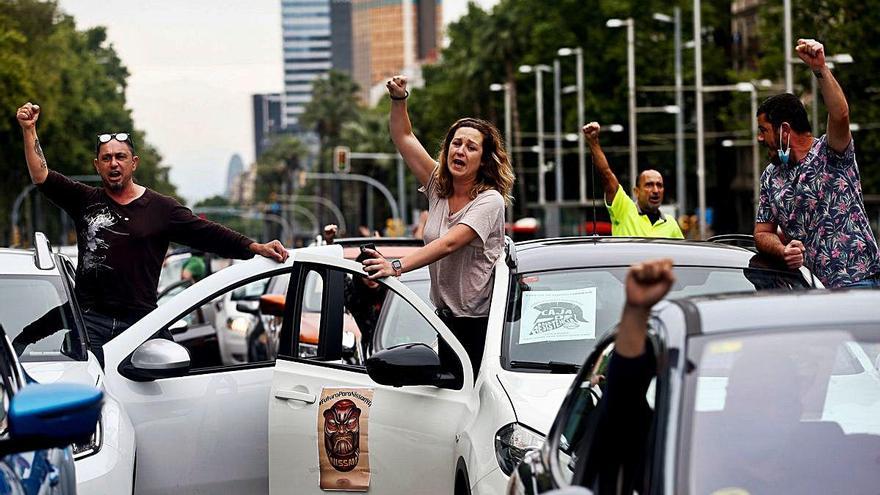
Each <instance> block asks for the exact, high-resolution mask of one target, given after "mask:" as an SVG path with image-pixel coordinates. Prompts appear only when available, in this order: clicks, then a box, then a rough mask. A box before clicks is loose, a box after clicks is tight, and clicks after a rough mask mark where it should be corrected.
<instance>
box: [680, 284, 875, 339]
mask: <svg viewBox="0 0 880 495" xmlns="http://www.w3.org/2000/svg"><path fill="white" fill-rule="evenodd" d="M680 304H682V305H683V306H685V307H688V306H689V307H690V308H693V309H696V313H697V314H698V315H699V322H700V324H699V326H700V332H701V333H707V334H708V333H720V332H734V331H748V330H760V329H762V328H766V329H769V328H780V327H789V328H791V329H799V328H804V327H826V328H840V327H841V326H846V325H854V324H865V323H873V324H877V323H878V322H880V290H868V289H851V290H807V291H779V292H776V291H770V292H766V291H765V292H761V293H760V295H758V294H723V295H713V296H702V297H693V298H688V299H684V300H681V301H680ZM689 331H690V332H693V329H689Z"/></svg>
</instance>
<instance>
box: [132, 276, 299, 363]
mask: <svg viewBox="0 0 880 495" xmlns="http://www.w3.org/2000/svg"><path fill="white" fill-rule="evenodd" d="M289 271H290V267H283V268H282V269H279V270H277V271H270V272H264V273H260V274H258V275H254V276H252V277H247V278H245V279H242V280H239V281H237V282H236V283H234V284H230V285H227V286H224V287H222V288H221V289H219V290H217V291H214V292H212V293H211V294H210V295H209V296H208V297H206V298H203V299H200V300H199V302H197V303H195V304H193V305H190V306H189V307H188V308H187V309H186V310H185V311H184V312H183V313H181V314H178V315H177V316H176V317H174V318H170V319H169V320H168V324H167V325H165V326H164V327H162V328H159V329H158V331H159V332H161V331H162V330H168V329H169V327H170V326H171V325H173V324H174V323H176V322H177V321H178V320H180V319H182V318H185V317H186V316H187V315H189V314H190V313H193V312H194V311H196V310H197V309H200V308H201V307H202V306H204V305H205V304H207V303H210V302H211V301H213V300H215V299H217V297H219V296H221V295H223V294H226V293H228V292H229V291H232V290H235V289H237V288H239V287H242V286H244V285H247V284H249V283H251V282H254V281H256V280H260V279H263V278H272V277H277V276H279V275H283V274H284V273H285V272H289ZM289 295H290V294H289V293H288V296H289ZM286 314H287V310H285V322H286V321H287V316H286ZM215 330H216V329H215ZM157 333H158V332H157ZM154 338H155V337H154ZM129 357H130V356H129ZM275 359H277V356H276V358H275ZM275 359H267V360H265V361H257V362H253V363H242V364H229V365H220V366H208V367H204V368H193V369H191V370H190V371H189V372H188V373H187V374H186V375H185V376H194V375H204V374H208V373H222V372H226V371H237V370H246V369H253V368H264V367H269V366H274V364H275Z"/></svg>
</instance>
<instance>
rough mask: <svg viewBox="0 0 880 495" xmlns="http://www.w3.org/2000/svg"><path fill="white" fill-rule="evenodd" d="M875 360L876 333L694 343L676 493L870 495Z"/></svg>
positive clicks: (879, 373)
mask: <svg viewBox="0 0 880 495" xmlns="http://www.w3.org/2000/svg"><path fill="white" fill-rule="evenodd" d="M878 355H880V334H878V332H877V328H876V326H871V327H867V326H866V327H849V328H846V327H844V328H829V329H811V330H809V331H804V329H798V330H792V331H788V330H783V331H778V330H777V331H762V332H755V333H751V334H748V335H741V336H740V335H738V336H730V334H727V335H720V336H712V337H695V338H693V339H692V340H691V344H690V345H689V351H688V359H689V361H690V362H692V363H696V368H695V371H696V373H689V374H688V376H687V377H686V392H685V394H686V395H685V404H686V406H685V411H686V414H689V415H690V417H691V419H690V420H689V421H688V420H687V419H685V420H684V421H683V424H685V425H689V427H685V428H683V429H682V435H683V437H682V439H681V442H680V445H682V446H687V448H685V450H683V452H685V453H684V454H683V455H685V456H687V459H689V460H688V461H687V464H686V466H687V471H688V473H689V474H688V475H687V480H686V483H687V486H688V487H689V490H685V491H686V492H688V493H713V492H716V490H720V489H722V488H723V489H725V493H727V492H730V493H733V492H732V491H730V490H732V489H733V488H736V489H737V493H843V492H845V493H877V483H878V481H880V479H878V474H877V473H878V464H877V462H878V457H877V456H878V453H880V421H878V418H880V370H878V366H880V360H878ZM744 459H747V460H748V462H743V460H744ZM815 473H822V474H821V476H816V475H815Z"/></svg>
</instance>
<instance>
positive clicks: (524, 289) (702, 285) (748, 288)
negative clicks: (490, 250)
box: [502, 266, 804, 371]
mask: <svg viewBox="0 0 880 495" xmlns="http://www.w3.org/2000/svg"><path fill="white" fill-rule="evenodd" d="M627 269H628V267H605V268H591V269H577V270H559V271H552V272H532V273H523V274H520V275H518V276H517V277H516V286H515V288H514V290H513V297H512V298H511V300H510V301H508V309H507V321H506V324H505V330H504V336H503V341H502V350H503V356H504V357H505V359H504V362H503V364H504V365H505V367H506V368H508V369H516V370H517V371H524V369H523V368H517V366H516V364H515V362H531V363H535V362H540V363H547V362H550V361H553V362H557V363H569V364H573V365H577V364H580V363H581V362H582V361H583V359H584V356H585V355H587V354H588V353H589V351H590V349H591V348H592V347H593V346H594V345H595V343H596V339H599V338H602V336H604V335H605V334H606V333H608V332H609V331H610V330H612V329H613V328H614V327H615V325H617V322H618V320H619V319H620V313H621V310H622V309H623V303H624V294H625V293H624V287H623V281H624V280H625V277H626V273H627ZM675 277H676V280H675V285H673V287H672V290H671V291H670V292H669V294H668V295H667V298H668V299H674V298H681V297H687V296H695V295H711V294H719V293H729V292H755V291H758V290H764V289H768V288H777V287H788V288H802V287H804V286H803V280H801V279H799V278H798V275H797V274H791V273H786V272H777V271H772V270H762V269H757V268H748V269H731V268H714V267H692V266H682V267H676V269H675ZM511 363H513V364H511Z"/></svg>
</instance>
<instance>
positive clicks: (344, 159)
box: [333, 146, 351, 174]
mask: <svg viewBox="0 0 880 495" xmlns="http://www.w3.org/2000/svg"><path fill="white" fill-rule="evenodd" d="M349 154H351V150H350V149H349V148H348V146H337V147H336V148H335V149H334V150H333V171H334V172H336V173H338V174H347V173H348V172H349V171H350V170H351V165H350V162H349V159H350V157H349Z"/></svg>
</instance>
